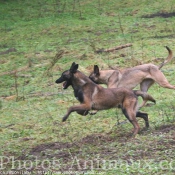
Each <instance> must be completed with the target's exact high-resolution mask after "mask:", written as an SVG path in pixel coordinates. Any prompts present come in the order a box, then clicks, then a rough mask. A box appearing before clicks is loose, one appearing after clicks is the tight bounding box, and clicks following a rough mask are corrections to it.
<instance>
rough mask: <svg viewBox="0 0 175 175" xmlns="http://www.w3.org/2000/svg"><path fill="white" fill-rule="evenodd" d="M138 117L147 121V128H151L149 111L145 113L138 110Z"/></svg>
mask: <svg viewBox="0 0 175 175" xmlns="http://www.w3.org/2000/svg"><path fill="white" fill-rule="evenodd" d="M136 117H140V118H143V119H144V121H145V126H146V128H149V120H148V114H147V113H143V112H140V111H138V112H137V113H136Z"/></svg>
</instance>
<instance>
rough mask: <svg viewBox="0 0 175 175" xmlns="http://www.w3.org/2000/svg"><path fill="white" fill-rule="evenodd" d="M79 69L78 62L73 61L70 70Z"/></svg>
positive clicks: (72, 71)
mask: <svg viewBox="0 0 175 175" xmlns="http://www.w3.org/2000/svg"><path fill="white" fill-rule="evenodd" d="M77 69H78V64H75V62H73V63H72V66H71V67H70V72H71V73H75V72H76V71H77Z"/></svg>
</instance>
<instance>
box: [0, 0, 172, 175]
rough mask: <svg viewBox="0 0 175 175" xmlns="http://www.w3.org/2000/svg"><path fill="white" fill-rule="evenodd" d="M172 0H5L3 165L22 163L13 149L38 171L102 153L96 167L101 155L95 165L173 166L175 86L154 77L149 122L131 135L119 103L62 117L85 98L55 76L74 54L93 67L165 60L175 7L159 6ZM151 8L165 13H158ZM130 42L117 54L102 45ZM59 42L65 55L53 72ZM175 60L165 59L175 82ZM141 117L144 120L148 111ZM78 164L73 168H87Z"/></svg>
mask: <svg viewBox="0 0 175 175" xmlns="http://www.w3.org/2000/svg"><path fill="white" fill-rule="evenodd" d="M174 4H175V3H174V0H170V1H168V2H166V1H165V2H162V1H160V0H157V1H154V2H153V1H141V2H140V1H135V0H129V1H128V0H127V1H126V0H122V1H120V0H117V1H114V0H110V1H105V0H98V1H94V0H88V1H87V0H86V1H85V0H82V1H73V0H67V1H62V0H61V1H57V0H45V1H41V0H40V1H36V0H31V1H28V0H23V1H21V0H18V1H11V0H8V1H5V0H4V1H2V2H1V6H0V12H1V14H0V140H1V141H0V148H1V149H0V161H1V162H0V171H1V170H4V171H7V170H13V171H15V170H18V171H19V169H18V168H19V166H18V164H17V162H16V163H15V164H14V167H13V166H12V165H13V162H12V161H9V162H8V163H7V158H9V157H10V156H14V157H15V160H19V161H20V162H21V163H24V162H25V161H28V162H27V165H26V166H28V167H30V163H31V162H33V167H34V170H33V172H32V173H33V174H38V173H39V172H37V171H40V170H44V171H45V173H46V174H49V173H50V174H51V172H53V173H52V174H56V172H60V171H61V170H62V171H66V170H69V168H70V167H71V165H72V160H74V158H75V157H77V159H78V160H80V162H81V165H80V166H81V167H83V165H84V163H86V161H89V162H90V163H92V161H95V160H97V159H99V161H100V162H99V164H100V165H99V166H98V167H97V162H93V163H94V165H95V166H96V168H95V169H94V173H95V174H98V173H99V172H101V173H103V174H168V175H169V174H174V171H175V162H174V156H175V152H174V139H175V138H174V135H175V114H174V110H175V106H174V104H175V100H174V95H175V92H174V91H173V90H169V89H164V88H161V87H159V86H158V85H156V84H155V85H154V86H152V87H151V88H150V90H149V93H150V94H151V95H153V97H154V98H155V99H156V101H157V104H156V105H152V106H149V107H144V108H143V109H142V110H143V111H145V112H147V113H148V114H149V118H150V129H149V130H148V131H141V133H140V134H139V135H138V136H137V137H136V139H131V138H130V137H129V134H130V133H131V129H132V126H131V125H130V124H129V123H126V124H121V125H116V123H117V120H119V121H120V122H122V121H124V120H125V118H124V116H123V115H122V113H121V111H120V110H114V109H111V110H108V111H100V112H98V113H97V114H96V115H95V116H89V115H88V116H86V117H83V116H79V115H78V114H76V113H72V114H71V116H70V118H69V120H68V121H67V122H65V123H62V122H61V119H62V117H63V116H64V114H65V113H66V110H67V108H68V107H69V106H71V105H73V104H76V103H77V100H76V99H75V97H74V96H73V91H72V89H71V88H69V89H68V90H65V91H64V90H62V85H56V84H55V80H56V79H57V78H58V77H59V76H60V75H61V73H62V72H63V71H64V70H66V69H69V67H70V65H71V64H72V62H73V61H75V62H76V63H78V64H79V65H80V68H79V69H80V70H81V71H82V72H84V73H85V74H86V75H89V73H90V72H91V71H92V68H93V65H94V64H98V65H99V66H100V68H102V69H105V68H108V67H109V66H113V67H120V68H125V67H131V66H135V65H139V64H144V63H153V64H156V65H159V64H160V63H161V62H162V61H163V59H165V58H166V57H167V51H166V49H165V48H164V46H169V47H170V48H171V49H172V50H173V52H174V50H175V44H174V43H175V42H174V41H175V28H174V26H175V22H174V19H175V17H174V16H172V17H168V18H165V17H163V16H160V14H171V13H172V14H173V12H174V8H175V6H174ZM153 14H157V17H154V18H150V17H149V16H151V15H153ZM144 16H146V17H144ZM126 43H132V45H133V46H132V47H129V48H126V49H122V50H119V51H116V52H115V53H109V54H104V53H103V54H96V53H95V52H94V49H95V50H98V49H101V48H105V49H107V48H112V47H115V46H119V45H122V44H126ZM12 48H14V49H15V50H14V49H12ZM60 50H64V55H63V57H62V58H60V59H59V60H57V62H56V63H55V64H54V66H53V67H51V69H50V70H49V72H48V68H49V66H50V65H51V63H52V62H53V60H54V57H55V55H56V54H57V53H58V52H59V51H60ZM5 51H6V53H4V52H5ZM10 51H12V52H10ZM156 58H157V59H156ZM174 63H175V62H174V60H172V61H171V63H168V64H167V65H166V66H164V67H163V68H162V71H163V72H164V74H165V76H166V77H167V79H168V80H169V82H170V83H171V84H175V79H174V76H175V71H174V69H175V66H174ZM15 71H16V73H15ZM139 101H140V102H141V100H140V99H139ZM116 116H117V117H116ZM139 124H140V126H141V128H143V127H144V123H143V121H142V120H139ZM36 157H37V158H38V159H39V162H38V164H37V163H36V162H35V158H36ZM46 160H47V161H46ZM54 160H57V161H59V165H60V167H59V168H58V167H57V169H54V168H56V167H54V166H49V165H51V163H53V161H54ZM104 160H105V161H106V163H105V164H104V162H103V161H104ZM44 161H45V162H44ZM1 163H4V164H1ZM49 163H50V164H49ZM90 163H88V166H87V169H85V168H84V169H83V170H84V171H85V172H86V174H92V171H91V168H90V165H91V164H90ZM42 165H43V166H42ZM57 165H58V164H57ZM77 166H78V165H77V164H75V165H74V166H73V169H72V171H77V172H78V171H79V172H80V169H78V167H77ZM43 167H45V168H43ZM21 169H23V170H26V168H24V166H23V168H21ZM28 170H30V168H28ZM81 173H82V172H81ZM74 174H75V173H74Z"/></svg>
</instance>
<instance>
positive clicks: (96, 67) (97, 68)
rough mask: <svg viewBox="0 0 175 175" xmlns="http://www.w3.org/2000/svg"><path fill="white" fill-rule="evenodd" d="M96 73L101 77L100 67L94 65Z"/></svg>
mask: <svg viewBox="0 0 175 175" xmlns="http://www.w3.org/2000/svg"><path fill="white" fill-rule="evenodd" d="M94 73H95V74H96V75H97V76H99V75H100V71H99V67H98V66H97V65H94Z"/></svg>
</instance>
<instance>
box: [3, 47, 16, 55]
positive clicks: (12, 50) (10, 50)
mask: <svg viewBox="0 0 175 175" xmlns="http://www.w3.org/2000/svg"><path fill="white" fill-rule="evenodd" d="M11 52H17V50H16V49H15V48H10V49H7V50H6V51H3V52H0V55H5V54H9V53H11Z"/></svg>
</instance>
